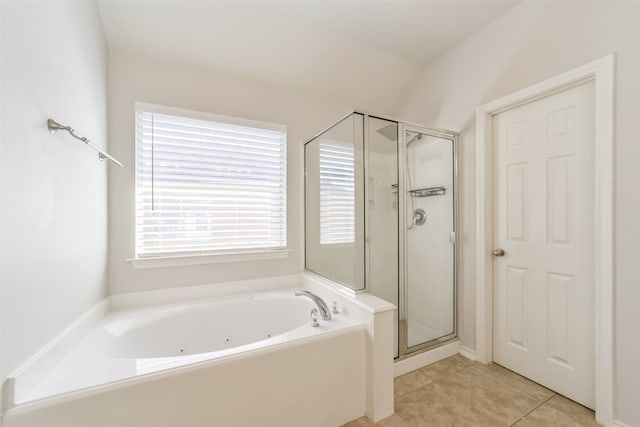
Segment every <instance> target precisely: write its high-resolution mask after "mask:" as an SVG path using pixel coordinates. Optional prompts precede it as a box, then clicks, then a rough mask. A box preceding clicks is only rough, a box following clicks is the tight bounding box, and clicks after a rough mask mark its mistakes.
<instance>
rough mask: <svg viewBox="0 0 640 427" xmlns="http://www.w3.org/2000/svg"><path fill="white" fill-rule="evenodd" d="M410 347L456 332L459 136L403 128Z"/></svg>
mask: <svg viewBox="0 0 640 427" xmlns="http://www.w3.org/2000/svg"><path fill="white" fill-rule="evenodd" d="M402 142H403V144H402V148H403V152H404V153H403V154H404V155H403V158H404V160H405V161H404V165H403V166H404V173H403V178H404V179H403V183H402V184H403V187H404V191H403V194H404V196H405V197H404V203H403V208H404V209H403V211H404V212H403V217H404V218H403V219H404V221H403V222H404V224H403V228H404V230H403V232H404V242H403V245H404V255H405V256H404V288H403V291H404V292H403V294H404V295H402V297H403V300H404V303H405V308H404V310H402V312H401V323H403V326H404V327H405V333H406V336H405V337H404V339H403V341H405V342H404V343H403V344H404V346H403V347H404V349H405V350H406V351H407V352H411V351H414V350H419V349H421V348H424V347H427V346H430V345H433V344H434V343H438V342H440V341H445V340H447V339H450V338H451V337H453V336H455V333H456V329H455V328H456V322H455V319H456V312H455V298H456V295H455V293H456V286H455V284H456V277H455V276H456V272H455V265H456V260H455V257H456V249H455V191H456V188H455V168H454V164H455V161H454V160H455V159H454V156H455V136H454V135H452V134H448V133H439V132H437V131H431V130H427V129H422V128H418V127H415V126H405V127H404V129H403V141H402Z"/></svg>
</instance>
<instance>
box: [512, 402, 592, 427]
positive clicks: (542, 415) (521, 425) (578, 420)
mask: <svg viewBox="0 0 640 427" xmlns="http://www.w3.org/2000/svg"><path fill="white" fill-rule="evenodd" d="M516 425H517V426H518V427H533V426H562V427H589V426H594V427H595V426H598V425H599V424H598V423H597V422H596V419H595V414H594V412H593V411H592V410H591V409H588V408H585V407H584V406H582V405H580V404H578V403H576V402H574V401H572V400H569V399H567V398H566V397H562V396H559V395H555V396H553V397H552V398H551V399H549V401H547V402H545V403H544V405H541V406H540V407H539V408H537V409H536V410H535V411H533V412H531V413H530V414H529V415H527V416H526V417H525V418H524V419H522V420H520V421H519V422H518V423H517V424H516Z"/></svg>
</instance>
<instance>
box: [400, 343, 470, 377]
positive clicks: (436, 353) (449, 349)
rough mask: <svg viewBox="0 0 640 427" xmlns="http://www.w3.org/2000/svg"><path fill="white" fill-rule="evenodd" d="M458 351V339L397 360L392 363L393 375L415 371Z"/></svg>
mask: <svg viewBox="0 0 640 427" xmlns="http://www.w3.org/2000/svg"><path fill="white" fill-rule="evenodd" d="M459 352H460V341H454V342H452V343H449V344H444V345H441V346H440V347H436V348H434V349H433V350H428V351H425V352H424V353H420V354H416V355H415V356H410V357H407V358H406V359H402V360H398V361H397V362H395V363H394V364H393V376H394V377H399V376H400V375H404V374H406V373H408V372H411V371H415V370H416V369H420V368H422V367H424V366H427V365H431V364H432V363H435V362H437V361H439V360H442V359H446V358H447V357H450V356H453V355H454V354H458V353H459Z"/></svg>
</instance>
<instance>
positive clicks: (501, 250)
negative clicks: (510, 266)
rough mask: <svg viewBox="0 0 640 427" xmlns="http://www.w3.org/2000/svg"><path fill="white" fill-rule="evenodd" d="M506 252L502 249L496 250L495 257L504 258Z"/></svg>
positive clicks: (494, 251)
mask: <svg viewBox="0 0 640 427" xmlns="http://www.w3.org/2000/svg"><path fill="white" fill-rule="evenodd" d="M504 254H505V251H504V249H502V248H498V249H494V250H493V256H504Z"/></svg>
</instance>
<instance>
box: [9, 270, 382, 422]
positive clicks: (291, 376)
mask: <svg viewBox="0 0 640 427" xmlns="http://www.w3.org/2000/svg"><path fill="white" fill-rule="evenodd" d="M302 282H305V281H302ZM312 282H313V281H312ZM283 283H285V284H287V285H288V286H289V287H285V288H283V289H276V290H271V291H264V290H261V289H262V288H265V285H264V284H263V285H255V284H254V286H251V285H249V286H248V287H247V286H244V288H243V287H242V286H238V287H237V288H239V289H243V290H244V292H242V293H234V294H231V295H228V294H226V295H225V292H222V294H223V295H220V292H213V293H214V294H218V295H215V296H211V295H208V296H202V295H201V296H200V297H198V298H195V299H193V298H188V297H183V298H182V300H181V301H180V302H173V303H167V302H166V301H164V302H162V303H158V300H157V298H153V297H152V298H150V300H154V299H155V301H154V302H155V303H154V304H152V305H149V304H146V305H145V304H140V303H131V301H132V300H131V299H127V297H123V298H120V301H119V302H117V303H115V302H113V303H112V305H114V307H113V308H112V309H111V311H110V312H109V313H108V314H107V315H106V316H104V318H102V320H100V321H99V322H98V323H97V324H95V326H93V327H92V328H91V329H89V330H88V331H87V332H86V333H85V334H84V335H83V336H82V338H80V339H79V340H78V341H77V342H76V343H75V345H73V346H72V347H71V348H69V349H67V351H66V352H65V353H64V354H63V355H62V356H58V357H57V360H56V363H55V364H51V362H49V365H50V368H49V369H42V366H40V367H37V365H38V364H37V363H35V364H33V365H34V366H33V367H31V368H30V367H27V368H25V369H24V370H23V372H21V373H20V375H18V376H16V377H15V378H14V379H13V380H11V381H9V383H8V384H6V385H5V388H6V390H5V395H6V394H9V399H8V400H9V401H11V400H12V401H13V402H11V403H13V406H12V407H10V408H9V409H8V410H7V411H6V413H5V416H4V426H5V427H14V426H24V427H31V426H40V425H47V426H65V427H72V426H86V425H91V426H96V427H99V426H105V427H106V426H109V427H112V426H120V425H122V426H125V425H126V426H129V427H134V426H135V427H138V426H139V427H143V426H144V427H146V426H154V427H158V426H167V427H168V426H183V425H184V426H199V425H203V426H205V425H207V426H214V425H215V426H218V425H219V426H243V427H244V426H251V425H261V426H268V425H274V426H275V425H278V426H286V425H291V426H297V425H305V426H318V427H322V426H335V425H339V424H341V423H344V422H347V421H349V420H351V419H354V418H357V417H359V416H362V415H363V414H364V413H365V412H372V411H373V410H372V409H370V408H372V407H373V405H374V403H373V402H369V400H371V393H370V392H371V390H368V389H367V388H368V385H370V384H369V383H371V381H370V380H369V379H368V376H370V375H371V372H369V370H368V369H369V368H371V367H372V366H371V357H372V356H371V355H370V354H368V353H369V352H370V348H372V347H371V345H372V342H373V340H372V339H373V335H372V333H371V332H372V330H373V325H374V323H375V322H374V317H375V314H376V313H377V314H383V313H386V312H388V311H389V305H388V304H387V305H386V309H384V306H385V305H384V304H379V301H375V300H374V305H375V304H379V305H378V307H377V308H376V307H373V308H371V307H370V306H367V304H365V303H363V302H361V301H360V302H358V301H357V298H354V299H353V300H352V301H350V299H349V298H347V297H344V296H342V295H339V294H335V293H332V292H331V290H330V289H326V288H323V287H322V286H321V285H319V284H318V283H315V282H314V283H313V285H314V286H315V287H314V286H312V288H313V291H314V292H316V293H319V294H321V295H322V296H323V297H324V298H325V300H327V303H328V304H330V303H331V301H333V300H339V303H340V306H341V308H342V312H341V313H340V314H338V315H334V318H333V319H332V320H330V321H321V326H320V327H317V328H314V327H312V326H311V325H310V322H309V312H310V311H311V309H312V308H314V307H315V304H314V303H313V302H312V301H311V300H309V299H308V298H306V297H296V296H294V290H295V289H296V288H300V287H302V286H306V287H307V288H308V287H309V284H310V282H309V280H306V282H305V283H300V282H298V283H296V286H294V287H290V285H291V279H290V278H289V279H287V280H284V281H283ZM232 287H233V286H231V285H228V286H226V287H220V286H217V288H218V289H222V288H224V289H230V288H232ZM252 287H253V288H256V289H258V290H256V289H251V288H252ZM267 287H269V286H267ZM270 287H271V288H273V284H272V286H270ZM247 289H249V290H250V292H246V290H247ZM172 292H174V294H172V295H173V296H174V297H175V291H172ZM161 293H162V292H160V294H161ZM156 295H157V293H156ZM165 296H171V295H165ZM133 299H134V300H135V299H137V300H141V301H143V300H144V299H145V297H144V296H141V295H137V296H135V297H134V298H133ZM160 299H162V298H160ZM165 299H175V298H173V297H172V298H165ZM123 301H124V303H123ZM132 306H133V307H132ZM381 307H382V309H381ZM391 309H393V307H391ZM367 312H368V313H369V314H370V319H369V320H367V315H366V313H367ZM363 316H364V317H363ZM388 317H389V318H390V319H392V316H388ZM379 329H380V328H379ZM389 341H391V340H389ZM378 345H379V346H380V343H378ZM389 348H391V342H389ZM389 361H390V364H389V366H391V358H390V359H389ZM40 365H42V363H40ZM391 375H392V374H391ZM378 394H379V393H378ZM383 394H384V393H383ZM391 396H392V394H391ZM5 400H7V399H6V398H5ZM382 412H384V411H382ZM382 412H380V411H379V413H382ZM386 412H388V410H387V411H386ZM378 418H379V417H378Z"/></svg>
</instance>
